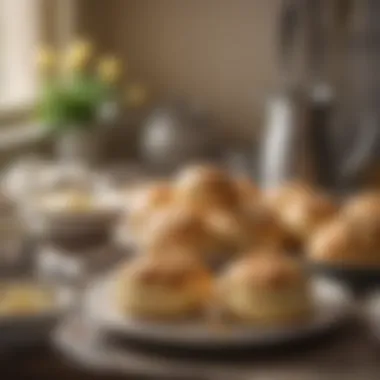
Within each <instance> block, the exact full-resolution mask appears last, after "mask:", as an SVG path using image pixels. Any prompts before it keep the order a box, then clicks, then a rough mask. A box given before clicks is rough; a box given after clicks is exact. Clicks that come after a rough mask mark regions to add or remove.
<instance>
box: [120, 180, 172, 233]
mask: <svg viewBox="0 0 380 380" xmlns="http://www.w3.org/2000/svg"><path fill="white" fill-rule="evenodd" d="M132 199H133V200H132V201H131V205H130V208H129V213H128V215H127V220H128V222H127V225H128V228H131V230H132V232H133V233H134V234H136V235H141V234H143V233H144V228H145V226H146V224H147V223H148V221H149V219H150V218H151V217H152V216H153V214H154V213H156V212H158V211H161V210H162V209H164V208H165V207H168V206H169V205H170V204H171V202H172V201H173V194H172V188H171V186H170V184H169V183H167V182H156V183H154V184H148V185H145V186H144V187H143V188H140V189H138V190H136V191H135V195H134V196H133V198H132Z"/></svg>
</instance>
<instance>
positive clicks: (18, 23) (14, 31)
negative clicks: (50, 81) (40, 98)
mask: <svg viewBox="0 0 380 380" xmlns="http://www.w3.org/2000/svg"><path fill="white" fill-rule="evenodd" d="M39 3H40V1H39V0H0V111H1V110H2V109H10V108H14V107H15V108H17V107H22V106H24V105H27V104H30V103H31V102H32V101H33V99H34V97H35V92H36V82H37V76H36V75H35V64H34V54H35V51H36V47H37V45H38V41H39V23H40V21H39V16H40V15H39V13H40V12H39V11H40V7H39Z"/></svg>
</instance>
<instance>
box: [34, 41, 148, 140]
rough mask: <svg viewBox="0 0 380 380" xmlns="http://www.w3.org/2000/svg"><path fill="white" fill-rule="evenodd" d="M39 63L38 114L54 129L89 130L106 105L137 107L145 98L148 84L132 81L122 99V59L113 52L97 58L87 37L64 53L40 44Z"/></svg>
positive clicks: (96, 122) (64, 130) (73, 44)
mask: <svg viewBox="0 0 380 380" xmlns="http://www.w3.org/2000/svg"><path fill="white" fill-rule="evenodd" d="M37 66H38V69H39V73H40V78H41V91H40V96H39V101H38V117H39V119H40V120H41V122H42V123H43V124H44V125H45V126H46V127H47V128H49V130H50V131H53V132H58V133H65V132H68V131H90V130H92V129H93V128H95V127H96V126H97V125H98V124H99V121H100V120H101V118H102V110H103V109H104V106H106V105H110V104H112V105H114V106H115V107H119V108H120V107H122V106H129V107H137V106H140V105H142V104H143V103H144V102H145V101H146V96H147V93H146V90H145V88H144V87H143V86H141V85H130V86H129V87H128V88H127V91H126V94H125V97H124V102H123V101H122V99H123V94H122V89H121V86H120V79H121V75H122V63H121V61H120V60H119V59H117V58H116V57H114V56H106V57H102V58H100V59H98V60H96V59H95V56H94V48H93V45H92V44H91V43H90V42H88V41H85V40H77V41H74V42H73V43H72V44H70V46H68V49H67V50H66V51H64V52H63V54H61V53H60V52H55V51H54V50H53V49H51V48H49V47H41V48H40V49H39V51H38V54H37ZM123 103H124V104H123ZM115 107H114V108H115Z"/></svg>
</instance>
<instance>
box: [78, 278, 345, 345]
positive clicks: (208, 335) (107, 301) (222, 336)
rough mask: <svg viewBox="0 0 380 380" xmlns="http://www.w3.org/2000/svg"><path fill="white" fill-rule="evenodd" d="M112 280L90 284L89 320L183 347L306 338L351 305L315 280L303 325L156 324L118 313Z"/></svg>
mask: <svg viewBox="0 0 380 380" xmlns="http://www.w3.org/2000/svg"><path fill="white" fill-rule="evenodd" d="M113 283H114V281H112V276H109V277H108V278H106V279H103V280H100V281H99V282H97V283H95V284H93V285H92V286H90V288H89V290H88V294H87V298H86V302H87V303H86V305H85V306H86V310H87V313H88V315H89V317H90V318H91V321H93V322H94V323H95V324H97V325H98V327H99V328H101V329H103V330H104V332H109V333H110V332H111V333H114V334H115V333H116V334H120V335H124V336H125V337H128V336H129V337H133V338H134V339H139V340H141V341H143V342H146V343H149V342H151V343H155V344H164V345H168V344H169V345H176V346H181V347H184V348H186V347H195V348H196V347H201V348H207V347H210V346H211V347H213V346H216V347H218V348H220V347H221V346H223V347H241V346H246V345H252V346H265V345H271V344H278V343H286V342H289V341H293V340H298V339H302V338H307V337H308V336H314V335H318V334H320V333H323V332H325V331H327V330H329V329H331V328H333V327H335V326H337V325H339V324H340V323H341V322H343V321H344V320H345V318H346V317H347V315H348V313H349V307H350V297H349V295H348V293H347V292H346V291H345V290H344V289H343V288H341V287H340V286H339V285H336V284H334V283H328V282H326V281H323V282H322V281H320V280H318V281H315V282H314V283H313V286H312V290H313V297H314V299H315V305H316V311H315V314H314V316H313V317H312V318H311V319H310V320H309V321H308V322H305V323H304V324H297V325H296V326H286V327H277V328H273V327H272V328H269V327H267V328H265V327H262V326H260V327H257V326H256V327H254V326H247V325H245V326H243V325H236V326H231V325H228V328H227V329H220V328H219V329H218V328H212V325H211V324H210V323H207V322H205V321H189V322H181V323H158V322H157V323H155V322H146V321H138V320H136V319H132V318H128V317H126V316H124V315H123V314H122V313H121V312H119V310H118V308H117V307H116V303H115V302H114V296H113V294H114V292H113V289H112V285H113Z"/></svg>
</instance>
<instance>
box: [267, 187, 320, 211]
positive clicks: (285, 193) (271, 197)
mask: <svg viewBox="0 0 380 380" xmlns="http://www.w3.org/2000/svg"><path fill="white" fill-rule="evenodd" d="M315 192H316V191H315V190H314V189H313V188H312V187H311V186H310V185H309V184H308V183H306V182H302V181H294V182H289V183H285V184H284V185H283V186H280V187H277V188H273V189H269V190H267V191H266V192H265V195H264V201H265V203H266V204H267V205H268V206H269V207H270V208H272V209H273V210H274V211H275V212H276V211H278V210H282V209H283V208H284V207H286V206H287V205H288V204H289V203H291V202H293V201H294V200H297V199H300V198H304V197H306V198H309V197H311V196H313V195H314V194H315Z"/></svg>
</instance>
